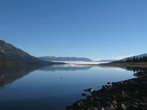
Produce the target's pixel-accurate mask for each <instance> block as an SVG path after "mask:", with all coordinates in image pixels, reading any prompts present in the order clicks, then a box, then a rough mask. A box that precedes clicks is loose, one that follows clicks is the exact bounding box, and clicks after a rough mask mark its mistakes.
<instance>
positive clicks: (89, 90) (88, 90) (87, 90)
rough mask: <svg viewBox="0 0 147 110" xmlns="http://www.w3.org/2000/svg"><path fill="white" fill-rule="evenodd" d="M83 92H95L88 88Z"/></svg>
mask: <svg viewBox="0 0 147 110" xmlns="http://www.w3.org/2000/svg"><path fill="white" fill-rule="evenodd" d="M84 91H85V92H90V93H93V92H94V91H95V90H94V89H92V88H89V89H84Z"/></svg>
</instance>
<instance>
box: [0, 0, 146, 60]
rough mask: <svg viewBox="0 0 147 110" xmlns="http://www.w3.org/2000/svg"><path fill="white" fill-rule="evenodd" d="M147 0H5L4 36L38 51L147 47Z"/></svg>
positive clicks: (108, 53) (95, 54)
mask: <svg viewBox="0 0 147 110" xmlns="http://www.w3.org/2000/svg"><path fill="white" fill-rule="evenodd" d="M146 5H147V0H0V39H2V40H5V41H7V42H9V43H12V44H14V45H15V46H17V47H19V48H21V49H23V50H25V51H26V52H29V53H30V54H32V55H34V56H48V55H51V56H83V57H90V58H94V59H96V58H119V57H123V56H129V55H136V54H142V53H146V52H147V43H146V42H147V31H146V29H147V13H146V11H147V6H146Z"/></svg>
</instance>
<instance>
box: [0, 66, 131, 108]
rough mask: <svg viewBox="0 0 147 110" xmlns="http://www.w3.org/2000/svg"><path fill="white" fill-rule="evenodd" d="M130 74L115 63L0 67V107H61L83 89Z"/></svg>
mask: <svg viewBox="0 0 147 110" xmlns="http://www.w3.org/2000/svg"><path fill="white" fill-rule="evenodd" d="M131 78H134V76H133V72H131V71H127V70H125V69H121V68H117V67H100V66H88V65H87V66H86V65H67V64H66V65H52V66H47V67H42V68H39V69H38V68H37V69H36V68H35V69H32V68H29V69H28V68H10V69H7V68H2V69H0V110H65V107H66V106H67V105H70V104H72V103H74V102H75V101H77V100H79V99H81V98H84V97H82V96H81V93H83V89H86V88H94V89H100V88H101V86H102V85H104V84H106V83H107V82H116V81H121V80H126V79H131Z"/></svg>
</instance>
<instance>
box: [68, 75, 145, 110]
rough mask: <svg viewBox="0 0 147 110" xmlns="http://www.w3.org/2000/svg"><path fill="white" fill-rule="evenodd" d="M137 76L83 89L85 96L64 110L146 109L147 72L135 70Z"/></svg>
mask: <svg viewBox="0 0 147 110" xmlns="http://www.w3.org/2000/svg"><path fill="white" fill-rule="evenodd" d="M135 74H138V75H140V74H141V75H140V76H139V77H137V78H134V79H130V80H126V81H121V82H115V83H114V82H112V83H107V84H106V85H104V86H102V88H101V89H100V90H93V89H92V88H90V89H87V90H85V91H86V92H87V91H88V92H90V94H91V95H89V96H86V94H85V93H82V95H83V96H86V98H85V99H81V100H79V101H77V102H75V103H74V104H73V105H71V106H67V108H66V110H147V75H146V74H147V72H137V73H135Z"/></svg>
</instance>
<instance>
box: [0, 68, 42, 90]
mask: <svg viewBox="0 0 147 110" xmlns="http://www.w3.org/2000/svg"><path fill="white" fill-rule="evenodd" d="M38 68H39V67H38V66H17V67H16V66H13V67H0V87H3V86H5V85H7V84H9V83H12V82H14V81H15V80H17V79H20V78H22V77H24V76H25V75H27V74H29V73H30V72H32V71H34V70H36V69H38Z"/></svg>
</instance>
